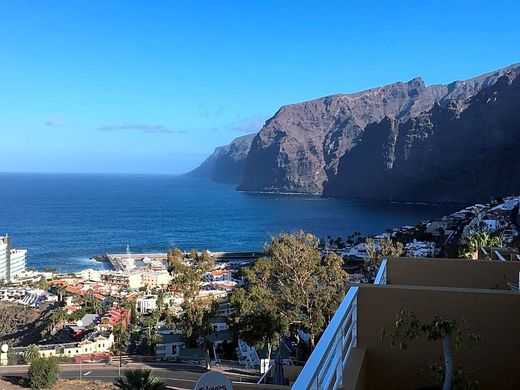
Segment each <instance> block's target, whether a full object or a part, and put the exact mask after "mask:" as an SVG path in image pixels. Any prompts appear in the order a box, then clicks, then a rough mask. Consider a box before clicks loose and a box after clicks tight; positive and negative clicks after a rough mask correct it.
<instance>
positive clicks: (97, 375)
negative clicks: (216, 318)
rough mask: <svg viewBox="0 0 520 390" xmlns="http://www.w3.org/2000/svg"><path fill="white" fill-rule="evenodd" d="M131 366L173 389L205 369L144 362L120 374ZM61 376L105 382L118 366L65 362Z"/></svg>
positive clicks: (191, 382)
mask: <svg viewBox="0 0 520 390" xmlns="http://www.w3.org/2000/svg"><path fill="white" fill-rule="evenodd" d="M133 368H148V369H151V370H152V373H153V375H154V376H157V377H160V378H162V379H163V380H164V381H165V382H166V385H168V386H169V387H171V388H174V389H182V390H191V389H193V387H194V386H195V383H196V382H197V380H198V379H199V378H200V376H201V375H202V374H203V373H204V372H206V370H204V369H202V368H198V367H193V368H190V367H186V366H180V365H177V366H173V365H163V366H158V365H153V366H150V365H146V364H129V365H126V366H123V367H122V368H121V375H124V372H125V370H129V369H133ZM60 373H61V377H62V378H65V379H79V378H81V379H85V380H101V381H105V382H113V381H114V379H115V378H117V377H118V376H119V367H117V366H109V365H93V364H82V365H81V371H80V367H79V365H78V364H67V365H61V366H60ZM224 374H225V375H226V376H227V377H228V378H229V379H231V380H232V381H236V382H256V381H257V380H258V376H257V375H251V374H241V373H230V372H224ZM25 375H27V366H8V367H0V376H25Z"/></svg>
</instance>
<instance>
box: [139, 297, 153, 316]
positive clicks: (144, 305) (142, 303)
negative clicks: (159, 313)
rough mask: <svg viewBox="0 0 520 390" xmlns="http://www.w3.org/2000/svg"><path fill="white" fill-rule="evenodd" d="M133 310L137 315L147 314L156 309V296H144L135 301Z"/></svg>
mask: <svg viewBox="0 0 520 390" xmlns="http://www.w3.org/2000/svg"><path fill="white" fill-rule="evenodd" d="M135 308H136V310H137V311H138V312H139V313H147V312H150V311H154V310H155V309H156V308H157V296H156V295H145V296H142V297H138V298H137V299H136V300H135Z"/></svg>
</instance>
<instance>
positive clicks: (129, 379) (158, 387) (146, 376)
mask: <svg viewBox="0 0 520 390" xmlns="http://www.w3.org/2000/svg"><path fill="white" fill-rule="evenodd" d="M114 385H115V387H116V388H117V389H121V390H165V389H167V387H166V385H165V384H164V382H163V381H161V380H160V379H158V378H156V377H153V376H152V375H151V370H144V369H140V368H138V369H135V370H128V371H126V372H125V376H124V377H122V378H117V379H116V380H115V383H114Z"/></svg>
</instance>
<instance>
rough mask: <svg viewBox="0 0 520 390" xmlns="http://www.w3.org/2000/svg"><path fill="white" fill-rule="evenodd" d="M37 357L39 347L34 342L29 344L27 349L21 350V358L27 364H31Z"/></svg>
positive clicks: (38, 355)
mask: <svg viewBox="0 0 520 390" xmlns="http://www.w3.org/2000/svg"><path fill="white" fill-rule="evenodd" d="M39 357H40V348H39V347H38V346H37V345H35V344H31V345H29V346H28V347H27V349H26V350H25V351H24V352H23V360H24V361H25V362H26V363H27V364H31V363H32V362H33V361H34V360H36V359H38V358H39Z"/></svg>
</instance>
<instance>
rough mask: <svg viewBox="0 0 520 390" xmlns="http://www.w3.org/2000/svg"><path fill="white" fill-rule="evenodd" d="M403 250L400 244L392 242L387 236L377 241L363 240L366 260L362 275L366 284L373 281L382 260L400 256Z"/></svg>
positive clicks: (371, 239)
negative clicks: (365, 279)
mask: <svg viewBox="0 0 520 390" xmlns="http://www.w3.org/2000/svg"><path fill="white" fill-rule="evenodd" d="M403 248H404V246H403V244H402V243H401V242H399V241H394V240H392V239H391V238H390V237H389V236H387V237H385V238H378V239H373V238H371V237H368V238H367V239H366V240H365V252H366V254H367V259H366V260H365V261H364V263H363V273H364V274H365V277H366V278H367V280H368V282H373V281H374V279H375V277H376V275H377V271H378V270H379V266H380V265H381V262H382V261H383V259H384V258H386V257H399V256H401V255H402V253H403Z"/></svg>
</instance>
